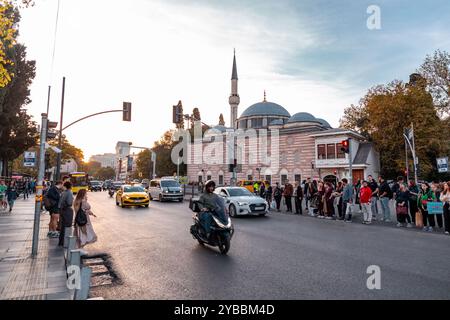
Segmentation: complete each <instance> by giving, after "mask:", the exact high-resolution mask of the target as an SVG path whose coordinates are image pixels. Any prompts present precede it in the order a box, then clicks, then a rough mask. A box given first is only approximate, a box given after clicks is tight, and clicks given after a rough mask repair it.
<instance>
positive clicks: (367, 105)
mask: <svg viewBox="0 0 450 320" xmlns="http://www.w3.org/2000/svg"><path fill="white" fill-rule="evenodd" d="M411 123H414V125H415V138H416V153H417V156H418V158H419V161H420V168H421V177H424V178H425V177H426V178H433V177H434V176H435V174H436V157H438V156H439V155H440V154H445V153H446V152H448V149H449V143H448V141H449V140H448V131H446V130H445V126H444V122H443V121H442V120H441V119H440V118H439V117H438V114H437V112H436V109H435V107H434V104H433V99H432V96H431V95H430V94H429V93H428V92H427V91H426V88H425V86H424V85H414V86H412V85H407V84H404V83H402V82H401V81H393V82H391V83H389V84H387V85H380V86H376V87H374V88H372V89H370V90H369V92H368V93H367V94H366V96H365V97H364V98H363V99H362V100H361V101H360V103H359V105H358V106H354V105H352V106H350V107H349V108H348V109H347V110H345V113H344V117H343V118H342V119H341V127H343V128H346V129H351V130H355V131H359V132H362V133H363V134H364V135H365V136H366V137H367V138H368V139H369V140H371V141H373V142H374V143H375V146H376V148H377V149H378V151H379V152H380V157H381V167H382V174H383V175H385V176H388V177H395V176H397V175H399V174H402V173H403V172H404V169H405V163H404V155H405V154H404V152H405V149H404V139H403V132H404V129H405V128H407V127H409V126H410V124H411Z"/></svg>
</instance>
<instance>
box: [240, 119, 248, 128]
mask: <svg viewBox="0 0 450 320" xmlns="http://www.w3.org/2000/svg"><path fill="white" fill-rule="evenodd" d="M239 129H247V120H241V121H239Z"/></svg>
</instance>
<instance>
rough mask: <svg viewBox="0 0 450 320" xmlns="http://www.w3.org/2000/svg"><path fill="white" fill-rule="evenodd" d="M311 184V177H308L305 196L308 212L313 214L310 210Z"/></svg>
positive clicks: (304, 189) (304, 190) (304, 191)
mask: <svg viewBox="0 0 450 320" xmlns="http://www.w3.org/2000/svg"><path fill="white" fill-rule="evenodd" d="M310 184H311V178H308V179H306V181H305V186H304V188H303V196H304V197H305V208H306V209H305V210H306V211H308V214H309V215H311V213H310V212H309V200H310V199H311V197H310V194H309V185H310Z"/></svg>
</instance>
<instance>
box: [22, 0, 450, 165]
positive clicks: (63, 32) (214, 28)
mask: <svg viewBox="0 0 450 320" xmlns="http://www.w3.org/2000/svg"><path fill="white" fill-rule="evenodd" d="M57 5H58V0H36V4H35V6H34V7H32V8H27V9H23V10H22V12H21V14H22V20H21V22H20V29H19V30H20V37H19V41H20V42H22V43H24V44H25V45H26V46H27V47H28V59H30V60H36V64H37V70H36V71H37V74H36V78H35V79H34V82H33V84H32V87H31V99H32V103H31V104H29V105H28V106H27V108H28V110H29V113H31V114H32V115H34V117H35V120H36V121H38V122H40V114H41V113H42V112H45V111H46V106H47V88H48V86H49V85H51V86H52V95H51V100H50V112H49V118H50V119H51V120H52V121H59V117H60V105H61V88H62V77H63V76H65V77H66V95H65V109H64V123H65V124H67V123H70V122H72V121H75V120H77V119H79V118H81V117H83V116H86V115H88V114H92V113H96V112H101V111H106V110H111V109H121V108H122V102H123V101H129V102H132V104H133V112H132V113H133V114H132V122H131V123H128V122H122V115H121V114H120V113H112V114H107V115H102V116H98V117H95V118H91V119H89V120H85V121H83V122H80V123H78V124H76V125H74V126H73V127H72V128H69V129H68V130H67V131H66V132H65V134H66V135H67V137H68V139H69V141H70V142H71V143H72V144H73V145H75V146H77V147H79V148H81V149H82V150H83V151H84V154H85V160H88V159H89V157H90V156H91V155H94V154H102V153H108V152H114V148H115V145H116V142H117V141H130V142H133V144H134V145H136V146H142V147H152V146H153V143H154V141H155V140H158V139H159V137H161V136H162V134H163V133H164V132H165V131H166V130H168V129H172V128H173V124H172V123H171V122H172V106H173V105H175V104H177V103H178V101H179V100H181V101H182V103H183V106H184V110H185V112H191V111H192V109H193V108H195V107H197V108H199V109H200V112H201V116H202V120H203V122H206V123H208V124H213V125H214V124H217V123H218V121H219V115H220V113H223V114H224V117H225V121H226V124H227V125H229V121H230V120H229V119H230V106H229V104H228V97H229V95H230V93H231V83H230V79H231V71H232V62H233V50H234V49H236V56H237V67H238V75H239V94H240V97H241V104H240V106H239V112H238V113H239V115H240V114H241V113H242V112H244V110H245V109H246V108H248V107H249V106H251V105H252V104H254V103H257V102H261V101H262V100H263V97H264V90H266V91H267V100H268V101H271V102H275V103H278V104H280V105H282V106H283V107H285V108H286V109H287V110H288V111H289V112H290V113H291V114H292V115H293V114H295V113H297V112H309V113H312V114H313V115H314V116H316V117H319V118H323V119H325V120H327V121H328V122H329V123H330V124H331V125H332V126H333V127H337V126H338V125H339V119H340V118H341V117H342V115H343V112H344V109H345V108H346V107H348V106H350V105H351V104H357V103H358V101H359V100H360V99H361V98H362V97H363V96H364V95H365V93H366V92H367V90H368V89H369V88H370V87H372V86H374V85H377V84H383V83H388V82H390V81H392V80H394V79H399V80H404V81H408V79H409V75H410V74H411V73H413V72H414V71H415V70H416V69H417V68H418V67H419V66H420V65H421V63H422V62H423V60H424V58H425V57H426V55H427V54H432V53H433V52H434V51H435V50H436V49H441V50H446V51H450V28H448V24H449V22H450V1H447V0H429V1H406V0H389V1H388V0H385V1H375V0H370V1H366V0H353V1H350V0H340V1H337V0H335V1H332V0H329V1H323V0H296V1H294V0H275V1H260V0H251V1H250V0H247V1H246V0H227V1H219V0H191V1H188V0H184V1H181V0H129V1H123V0H121V1H119V0H89V1H87V0H60V11H59V19H58V28H57V32H56V50H55V55H54V58H52V57H53V44H54V39H55V38H54V34H55V21H56V12H57ZM370 5H377V6H378V7H379V8H380V18H381V20H380V23H381V25H380V26H381V29H376V30H370V29H369V28H368V27H367V20H368V19H369V18H370V16H371V14H372V12H371V13H368V12H367V8H368V7H369V6H370Z"/></svg>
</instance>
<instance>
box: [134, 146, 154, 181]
mask: <svg viewBox="0 0 450 320" xmlns="http://www.w3.org/2000/svg"><path fill="white" fill-rule="evenodd" d="M136 168H137V170H136V171H137V174H138V176H139V173H141V174H142V178H143V179H151V178H152V173H153V163H152V162H151V154H150V150H144V151H142V152H140V153H139V154H138V156H137V159H136Z"/></svg>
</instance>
